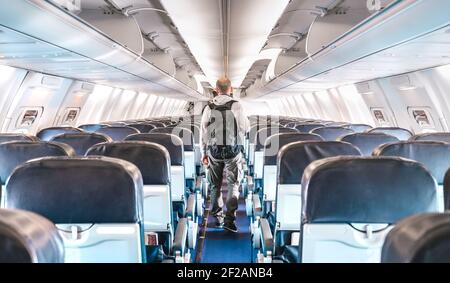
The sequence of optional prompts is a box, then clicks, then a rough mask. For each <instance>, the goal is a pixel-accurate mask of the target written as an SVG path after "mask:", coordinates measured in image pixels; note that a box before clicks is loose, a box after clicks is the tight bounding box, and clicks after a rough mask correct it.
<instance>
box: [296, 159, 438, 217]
mask: <svg viewBox="0 0 450 283" xmlns="http://www.w3.org/2000/svg"><path fill="white" fill-rule="evenodd" d="M436 190H437V184H436V181H435V180H434V178H433V177H432V176H431V174H430V173H429V172H428V170H427V169H426V168H425V167H423V165H421V164H420V163H418V162H416V161H413V160H408V159H404V158H398V157H355V156H353V157H348V156H346V157H332V158H325V159H322V160H318V161H316V162H313V163H311V164H310V165H309V166H308V167H307V168H306V169H305V172H304V174H303V180H302V210H303V212H302V221H303V223H387V224H393V223H396V222H397V221H399V220H400V219H402V218H404V217H407V216H410V215H413V214H417V213H423V212H434V211H437V196H436Z"/></svg>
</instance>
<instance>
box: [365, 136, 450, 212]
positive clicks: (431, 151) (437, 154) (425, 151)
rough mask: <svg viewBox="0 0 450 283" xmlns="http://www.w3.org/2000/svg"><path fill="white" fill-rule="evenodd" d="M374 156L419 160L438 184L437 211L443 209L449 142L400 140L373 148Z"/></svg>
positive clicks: (449, 159)
mask: <svg viewBox="0 0 450 283" xmlns="http://www.w3.org/2000/svg"><path fill="white" fill-rule="evenodd" d="M373 155H374V156H398V157H403V158H408V159H411V160H415V161H417V162H420V163H421V164H422V165H423V166H425V168H426V169H427V170H429V171H430V173H431V175H432V176H433V177H434V178H435V179H436V182H437V184H438V188H439V189H438V196H437V198H438V201H439V211H442V212H443V211H444V209H446V208H448V207H445V201H444V194H445V192H444V177H445V173H446V172H447V170H448V168H450V144H448V143H444V142H433V141H401V142H397V143H391V144H384V145H382V146H379V147H378V148H377V149H375V150H374V153H373Z"/></svg>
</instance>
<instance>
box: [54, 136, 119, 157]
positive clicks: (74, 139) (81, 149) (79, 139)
mask: <svg viewBox="0 0 450 283" xmlns="http://www.w3.org/2000/svg"><path fill="white" fill-rule="evenodd" d="M51 141H54V142H59V143H64V144H67V145H69V146H70V147H72V148H73V149H74V150H75V152H76V154H77V155H79V156H83V155H85V154H86V151H87V150H88V149H89V148H90V147H92V146H93V145H96V144H98V143H104V142H112V139H111V138H110V137H108V136H106V135H102V134H96V133H75V134H62V135H58V136H56V137H54V138H53V139H52V140H51Z"/></svg>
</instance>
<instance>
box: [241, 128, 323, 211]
mask: <svg viewBox="0 0 450 283" xmlns="http://www.w3.org/2000/svg"><path fill="white" fill-rule="evenodd" d="M322 140H323V139H322V138H321V137H320V136H318V135H313V134H304V133H298V132H296V133H295V132H292V133H288V132H286V133H278V134H275V135H272V136H270V137H268V138H267V139H266V142H265V144H264V151H263V174H262V176H263V181H262V184H263V186H262V190H261V191H260V193H259V194H249V195H248V196H247V198H246V202H247V214H248V215H249V216H263V215H266V214H267V213H271V212H272V207H271V205H272V203H273V202H275V196H276V187H277V156H278V153H279V151H280V149H281V148H283V146H285V145H287V144H289V143H292V142H297V141H322ZM251 191H252V190H251ZM256 198H258V199H256ZM261 200H262V201H261ZM268 205H270V207H267V206H268Z"/></svg>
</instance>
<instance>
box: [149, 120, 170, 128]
mask: <svg viewBox="0 0 450 283" xmlns="http://www.w3.org/2000/svg"><path fill="white" fill-rule="evenodd" d="M147 123H148V124H150V125H152V126H154V127H155V128H164V127H165V126H166V125H164V123H161V122H157V121H148V122H147Z"/></svg>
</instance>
